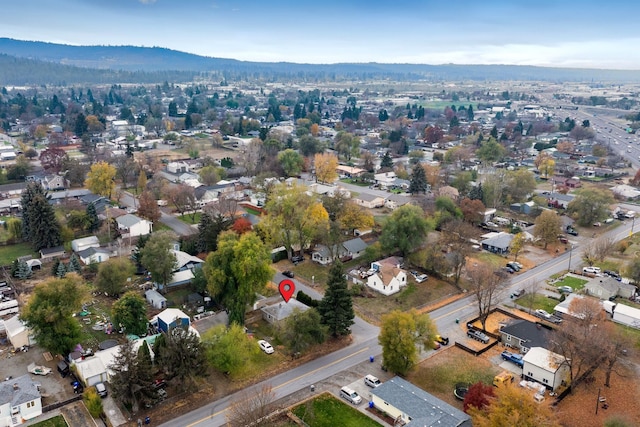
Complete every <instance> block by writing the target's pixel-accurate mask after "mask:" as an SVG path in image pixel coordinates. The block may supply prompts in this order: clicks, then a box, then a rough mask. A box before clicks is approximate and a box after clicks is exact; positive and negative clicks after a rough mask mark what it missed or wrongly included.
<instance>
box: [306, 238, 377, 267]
mask: <svg viewBox="0 0 640 427" xmlns="http://www.w3.org/2000/svg"><path fill="white" fill-rule="evenodd" d="M367 246H368V245H367V244H366V243H365V241H364V240H362V239H361V238H360V237H356V238H355V239H351V240H347V241H346V242H342V243H341V244H339V245H334V246H333V248H332V249H330V248H329V247H328V246H325V245H316V247H315V250H314V251H313V253H312V254H311V259H312V260H313V261H315V262H317V263H319V264H322V265H327V264H331V263H332V262H333V260H335V259H343V258H351V259H354V258H358V257H360V256H361V255H362V254H364V251H365V249H367Z"/></svg>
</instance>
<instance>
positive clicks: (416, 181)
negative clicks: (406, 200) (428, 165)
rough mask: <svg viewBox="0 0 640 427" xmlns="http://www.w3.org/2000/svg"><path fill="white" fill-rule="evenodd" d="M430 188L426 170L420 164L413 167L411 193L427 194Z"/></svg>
mask: <svg viewBox="0 0 640 427" xmlns="http://www.w3.org/2000/svg"><path fill="white" fill-rule="evenodd" d="M428 188H429V183H428V182H427V175H426V174H425V172H424V168H423V167H422V165H421V164H420V163H418V164H415V165H413V170H412V171H411V183H410V184H409V193H411V194H416V193H426V192H427V189H428Z"/></svg>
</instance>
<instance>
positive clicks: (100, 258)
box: [78, 247, 111, 265]
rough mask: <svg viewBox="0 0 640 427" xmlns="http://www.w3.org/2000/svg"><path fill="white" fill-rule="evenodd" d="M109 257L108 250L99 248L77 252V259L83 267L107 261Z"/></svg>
mask: <svg viewBox="0 0 640 427" xmlns="http://www.w3.org/2000/svg"><path fill="white" fill-rule="evenodd" d="M110 256H111V253H110V252H109V251H108V250H106V249H102V248H100V247H97V248H94V247H90V248H87V249H85V250H83V251H80V252H78V258H80V261H82V262H83V263H84V265H89V264H97V263H101V262H105V261H109V257H110Z"/></svg>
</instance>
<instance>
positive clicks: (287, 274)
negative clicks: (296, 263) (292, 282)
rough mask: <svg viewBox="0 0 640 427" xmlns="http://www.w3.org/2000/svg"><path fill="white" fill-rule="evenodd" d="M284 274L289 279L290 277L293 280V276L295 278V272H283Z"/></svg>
mask: <svg viewBox="0 0 640 427" xmlns="http://www.w3.org/2000/svg"><path fill="white" fill-rule="evenodd" d="M282 274H283V275H285V276H287V277H290V278H292V279H293V276H294V274H293V271H291V270H285V271H283V272H282Z"/></svg>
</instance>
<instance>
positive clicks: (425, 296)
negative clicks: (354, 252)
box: [353, 277, 457, 322]
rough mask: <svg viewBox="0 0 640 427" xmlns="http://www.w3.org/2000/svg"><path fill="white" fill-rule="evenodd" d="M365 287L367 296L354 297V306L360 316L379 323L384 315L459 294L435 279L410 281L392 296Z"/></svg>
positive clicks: (447, 284) (451, 287) (443, 282)
mask: <svg viewBox="0 0 640 427" xmlns="http://www.w3.org/2000/svg"><path fill="white" fill-rule="evenodd" d="M364 286H365V290H366V291H365V292H366V296H364V297H354V298H353V305H354V307H355V309H356V311H357V312H358V314H360V315H362V316H363V317H365V318H366V319H369V320H370V321H373V322H379V321H380V318H381V316H382V315H383V314H386V313H389V312H391V311H393V310H402V311H406V310H410V309H411V308H420V307H423V306H426V305H428V304H430V303H433V302H435V301H437V300H440V299H443V298H446V297H448V296H452V295H455V294H456V293H457V291H456V289H455V288H454V287H453V285H450V284H449V283H447V282H445V281H443V280H438V279H435V278H433V277H429V279H427V281H425V282H422V283H413V281H410V282H409V284H408V285H407V286H406V287H405V288H404V289H403V290H402V291H400V292H398V293H397V294H393V295H390V296H384V295H382V294H380V293H378V292H376V291H374V290H372V289H369V288H367V287H366V285H364Z"/></svg>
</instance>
